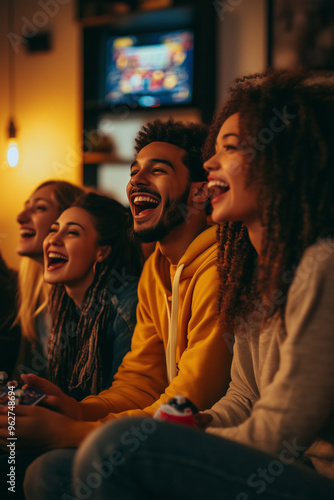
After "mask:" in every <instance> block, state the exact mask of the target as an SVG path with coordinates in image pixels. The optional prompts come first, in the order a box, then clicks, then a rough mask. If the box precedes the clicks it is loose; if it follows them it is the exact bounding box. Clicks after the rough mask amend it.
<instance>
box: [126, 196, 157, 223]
mask: <svg viewBox="0 0 334 500" xmlns="http://www.w3.org/2000/svg"><path fill="white" fill-rule="evenodd" d="M131 204H132V213H133V217H134V219H135V220H141V219H145V218H146V217H149V216H150V215H152V213H153V212H154V210H156V208H157V207H158V206H159V205H160V198H159V197H158V196H155V195H152V194H148V193H145V192H144V193H143V192H140V193H134V194H132V195H131Z"/></svg>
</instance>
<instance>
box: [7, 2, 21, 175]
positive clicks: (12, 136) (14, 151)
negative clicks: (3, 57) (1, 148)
mask: <svg viewBox="0 0 334 500" xmlns="http://www.w3.org/2000/svg"><path fill="white" fill-rule="evenodd" d="M8 28H9V33H12V32H14V0H8ZM14 57H15V55H14V56H13V54H12V52H11V50H10V42H9V39H8V87H9V99H8V105H9V112H10V115H9V116H13V111H14V108H15V68H14V62H15V59H14ZM18 161H19V150H18V147H17V142H16V127H15V124H14V119H13V118H10V120H9V127H8V146H7V162H8V165H9V166H10V167H16V165H17V164H18Z"/></svg>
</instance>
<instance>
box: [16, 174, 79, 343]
mask: <svg viewBox="0 0 334 500" xmlns="http://www.w3.org/2000/svg"><path fill="white" fill-rule="evenodd" d="M45 186H52V187H53V195H54V198H55V200H56V202H57V205H58V209H59V214H61V212H63V211H64V210H66V208H68V207H69V206H70V205H72V203H73V202H74V201H75V200H76V199H77V198H78V197H79V196H81V195H82V194H83V193H84V192H85V190H84V189H83V188H81V187H79V186H75V185H74V184H71V183H70V182H66V181H55V180H50V181H46V182H43V183H42V184H40V185H39V186H37V188H36V189H35V191H34V192H36V191H37V190H38V189H41V188H43V187H45ZM18 290H19V297H18V302H19V310H18V313H17V316H16V319H15V322H14V325H15V324H17V323H19V324H20V326H21V333H22V336H23V337H25V338H26V339H28V340H29V341H30V342H31V343H32V344H33V345H34V344H35V343H36V342H37V340H38V336H37V333H36V316H38V314H40V312H42V311H43V310H44V309H46V308H47V306H48V295H49V290H50V285H48V284H47V283H45V282H44V278H43V266H41V264H39V263H38V262H35V261H34V260H33V259H30V258H29V257H22V259H21V262H20V269H19V278H18Z"/></svg>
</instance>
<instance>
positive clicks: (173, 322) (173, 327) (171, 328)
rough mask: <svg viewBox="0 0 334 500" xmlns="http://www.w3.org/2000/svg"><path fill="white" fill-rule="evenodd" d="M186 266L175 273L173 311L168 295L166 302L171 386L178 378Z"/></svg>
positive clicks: (169, 381) (167, 362) (167, 363)
mask: <svg viewBox="0 0 334 500" xmlns="http://www.w3.org/2000/svg"><path fill="white" fill-rule="evenodd" d="M183 268H184V264H181V265H180V266H179V267H178V268H177V270H176V273H175V276H174V280H173V286H172V306H171V311H170V310H169V304H168V300H167V295H166V294H165V302H166V306H167V314H168V343H167V352H166V365H167V377H168V383H169V384H170V383H171V381H172V380H173V378H174V377H176V374H177V372H176V341H177V330H178V328H177V326H178V312H179V284H180V278H181V273H182V271H183Z"/></svg>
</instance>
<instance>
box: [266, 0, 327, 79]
mask: <svg viewBox="0 0 334 500" xmlns="http://www.w3.org/2000/svg"><path fill="white" fill-rule="evenodd" d="M268 28H269V30H268V31H269V32H268V65H269V66H270V67H272V68H274V69H285V68H287V69H288V68H289V69H291V68H296V67H299V66H303V67H308V68H312V69H325V70H330V71H333V70H334V2H333V0H293V1H291V0H268Z"/></svg>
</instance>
